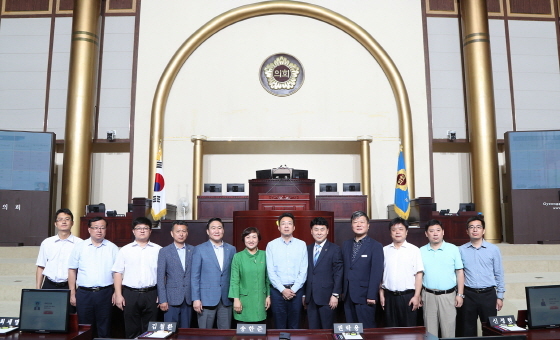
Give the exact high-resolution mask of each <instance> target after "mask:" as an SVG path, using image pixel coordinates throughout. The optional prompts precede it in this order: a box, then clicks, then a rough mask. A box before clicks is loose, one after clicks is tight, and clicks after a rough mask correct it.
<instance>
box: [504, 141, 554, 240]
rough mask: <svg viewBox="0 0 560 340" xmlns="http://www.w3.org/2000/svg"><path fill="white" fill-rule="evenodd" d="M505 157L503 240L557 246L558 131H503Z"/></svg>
mask: <svg viewBox="0 0 560 340" xmlns="http://www.w3.org/2000/svg"><path fill="white" fill-rule="evenodd" d="M505 154H506V171H505V173H504V180H503V185H504V188H503V189H504V190H503V192H504V198H503V200H504V210H505V211H504V212H505V228H506V241H507V242H509V243H518V244H519V243H524V244H531V243H533V244H534V243H560V233H559V229H558V219H559V218H560V131H514V132H511V131H510V132H506V134H505ZM528 226H530V227H528Z"/></svg>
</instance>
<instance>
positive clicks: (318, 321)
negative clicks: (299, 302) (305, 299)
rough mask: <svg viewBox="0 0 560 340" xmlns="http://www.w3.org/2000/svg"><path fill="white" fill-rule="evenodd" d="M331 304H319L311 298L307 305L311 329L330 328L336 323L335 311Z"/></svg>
mask: <svg viewBox="0 0 560 340" xmlns="http://www.w3.org/2000/svg"><path fill="white" fill-rule="evenodd" d="M335 311H336V309H335V310H333V309H331V306H329V305H318V304H316V303H315V301H314V300H313V299H310V301H309V304H308V305H307V321H308V322H309V329H330V328H332V327H333V323H334V313H335Z"/></svg>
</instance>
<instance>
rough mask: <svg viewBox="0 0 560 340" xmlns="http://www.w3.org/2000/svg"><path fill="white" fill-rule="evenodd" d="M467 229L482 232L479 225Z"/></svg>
mask: <svg viewBox="0 0 560 340" xmlns="http://www.w3.org/2000/svg"><path fill="white" fill-rule="evenodd" d="M467 229H469V230H482V227H481V226H479V225H471V226H469V227H468V228H467Z"/></svg>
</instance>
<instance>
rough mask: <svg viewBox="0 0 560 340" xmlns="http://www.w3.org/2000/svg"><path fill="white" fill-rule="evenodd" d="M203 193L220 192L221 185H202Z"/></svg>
mask: <svg viewBox="0 0 560 340" xmlns="http://www.w3.org/2000/svg"><path fill="white" fill-rule="evenodd" d="M204 192H222V184H221V183H204Z"/></svg>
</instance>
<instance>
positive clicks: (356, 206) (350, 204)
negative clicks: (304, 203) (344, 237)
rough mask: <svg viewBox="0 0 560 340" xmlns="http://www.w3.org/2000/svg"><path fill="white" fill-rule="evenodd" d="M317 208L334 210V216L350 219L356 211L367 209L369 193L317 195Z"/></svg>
mask: <svg viewBox="0 0 560 340" xmlns="http://www.w3.org/2000/svg"><path fill="white" fill-rule="evenodd" d="M315 208H316V209H317V210H325V211H333V212H334V218H344V219H348V218H350V215H351V214H352V212H354V211H357V210H361V211H367V195H317V198H316V199H315Z"/></svg>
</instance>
